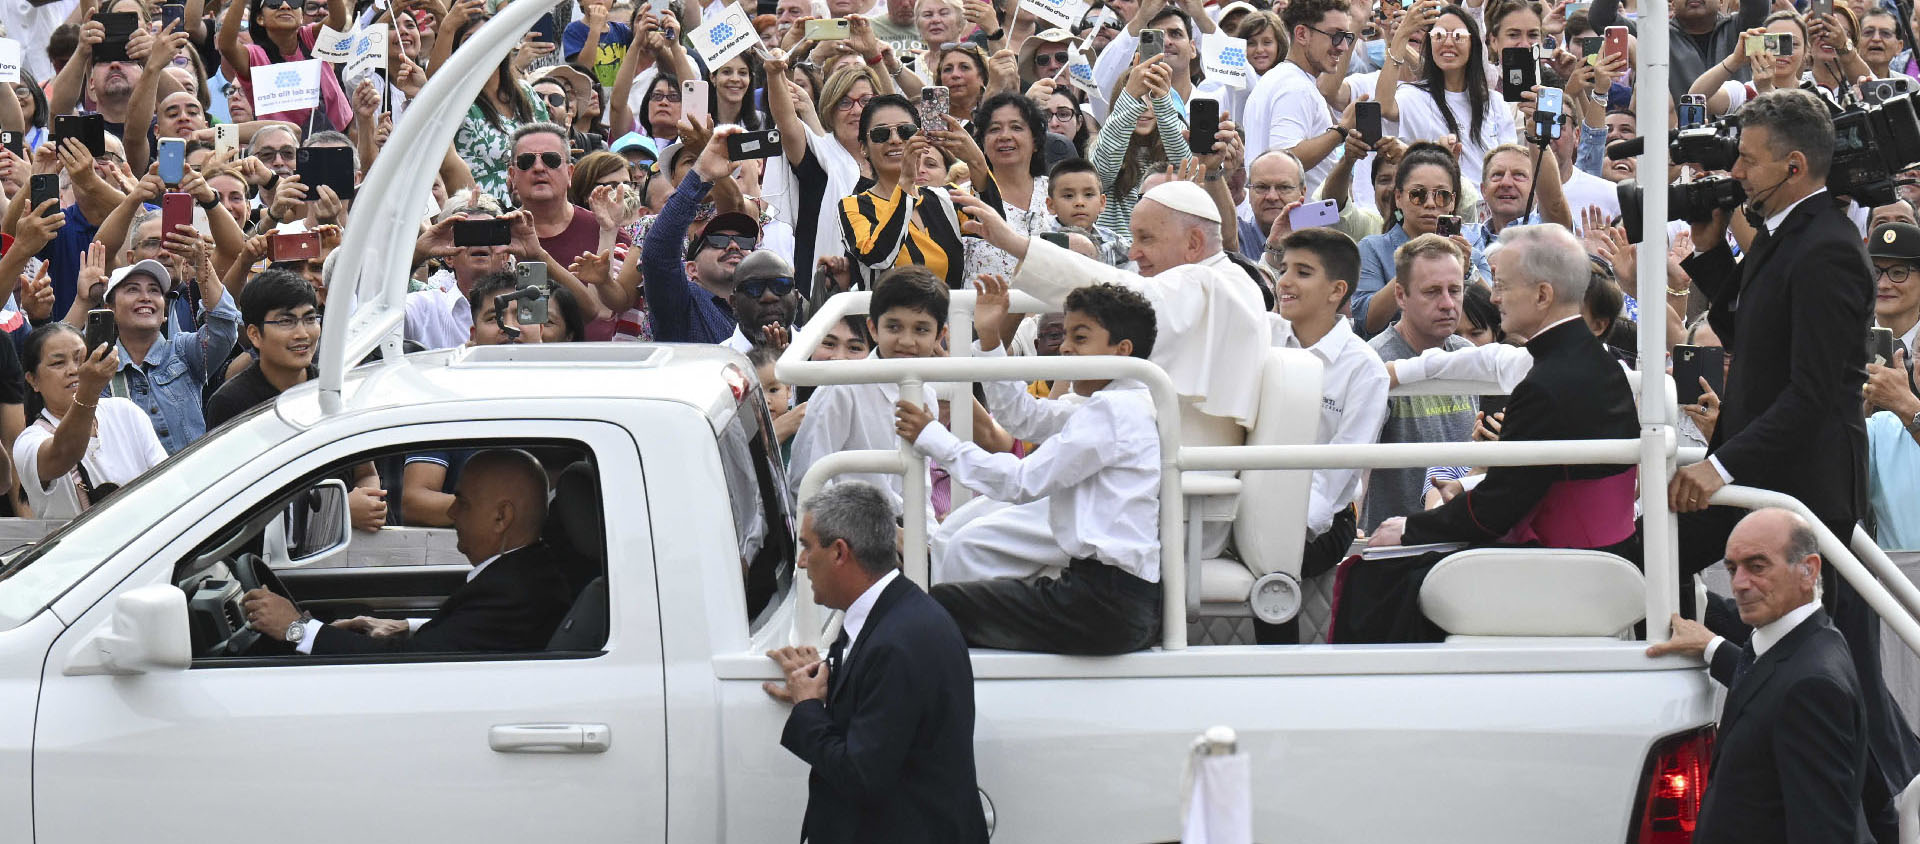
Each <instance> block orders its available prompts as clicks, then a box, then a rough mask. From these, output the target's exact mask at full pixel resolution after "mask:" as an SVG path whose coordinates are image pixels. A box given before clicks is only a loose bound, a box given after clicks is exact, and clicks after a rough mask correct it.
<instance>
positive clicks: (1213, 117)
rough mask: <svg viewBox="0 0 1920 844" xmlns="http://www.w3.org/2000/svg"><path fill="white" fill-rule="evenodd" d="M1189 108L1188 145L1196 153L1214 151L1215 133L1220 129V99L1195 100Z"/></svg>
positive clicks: (1203, 153) (1204, 153)
mask: <svg viewBox="0 0 1920 844" xmlns="http://www.w3.org/2000/svg"><path fill="white" fill-rule="evenodd" d="M1187 109H1188V112H1187V114H1188V117H1187V125H1188V126H1189V127H1190V129H1189V130H1188V133H1187V146H1188V147H1189V148H1191V149H1192V150H1193V154H1194V155H1208V154H1210V153H1212V152H1213V143H1214V138H1213V136H1214V133H1216V132H1219V131H1220V101H1219V100H1194V101H1193V102H1192V103H1189V104H1188V106H1187Z"/></svg>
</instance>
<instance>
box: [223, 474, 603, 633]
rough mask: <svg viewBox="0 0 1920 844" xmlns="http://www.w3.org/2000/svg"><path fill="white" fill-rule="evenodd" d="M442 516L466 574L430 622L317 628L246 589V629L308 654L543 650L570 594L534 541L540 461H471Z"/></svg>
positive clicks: (542, 495)
mask: <svg viewBox="0 0 1920 844" xmlns="http://www.w3.org/2000/svg"><path fill="white" fill-rule="evenodd" d="M448 512H449V514H450V515H451V516H452V518H453V529H454V532H455V533H456V534H457V536H458V547H459V549H460V553H462V554H465V555H466V557H467V559H468V560H470V561H472V563H473V571H472V572H471V573H469V574H468V575H467V582H466V584H465V585H463V586H461V587H460V588H459V589H458V590H456V591H455V592H454V593H453V594H452V595H449V596H447V600H446V603H444V604H442V605H441V606H440V610H439V611H438V612H437V613H435V614H434V616H433V617H432V618H430V619H407V620H405V621H400V620H388V619H373V618H354V619H346V620H343V621H336V622H334V623H332V624H322V623H321V622H320V621H318V620H316V619H313V618H309V617H307V616H305V615H304V614H302V613H301V612H300V610H299V608H297V607H295V606H294V605H293V602H292V601H290V600H288V599H287V598H285V597H283V596H281V595H278V594H275V593H273V592H270V591H268V590H266V589H255V590H253V591H251V592H248V593H247V594H246V595H245V596H244V597H243V598H242V600H241V606H242V608H244V609H245V610H246V613H247V623H248V626H250V627H252V628H253V629H255V630H258V631H260V633H262V634H264V635H266V636H268V637H270V638H273V639H277V640H280V641H283V642H286V643H288V644H291V645H293V646H294V650H296V651H298V652H300V653H311V654H354V653H381V652H420V653H430V652H447V651H529V650H539V649H541V648H544V647H546V646H547V641H548V640H549V639H551V638H552V636H553V631H554V629H555V628H557V627H559V625H560V622H561V620H562V619H563V618H565V617H566V614H567V609H568V608H569V606H570V605H571V603H572V601H571V596H572V594H573V593H572V590H570V589H569V588H568V586H567V581H566V577H565V576H564V575H563V574H562V568H561V566H560V563H559V560H558V554H557V553H556V552H555V551H553V550H552V549H550V548H548V547H547V546H546V545H544V544H541V542H540V530H541V526H542V525H544V524H545V522H546V517H547V474H546V470H544V469H542V468H541V467H540V461H538V460H535V459H534V458H533V456H532V455H530V454H528V453H526V452H524V451H520V450H518V449H495V450H492V451H484V452H481V453H479V454H476V455H474V456H473V457H472V458H471V459H470V460H468V461H467V464H466V468H465V469H464V470H463V471H462V473H461V475H460V483H459V486H458V487H457V488H456V489H455V490H454V501H453V506H452V508H451V509H450V510H449V511H448Z"/></svg>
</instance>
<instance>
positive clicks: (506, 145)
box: [323, 18, 549, 205]
mask: <svg viewBox="0 0 1920 844" xmlns="http://www.w3.org/2000/svg"><path fill="white" fill-rule="evenodd" d="M481 22H482V21H481V20H479V19H477V18H476V19H472V20H468V21H467V22H466V23H464V24H463V25H461V27H460V28H459V29H458V30H457V31H455V32H454V33H453V35H452V37H451V40H452V42H453V43H455V44H459V43H463V42H465V41H466V39H467V36H469V35H471V34H472V33H473V31H474V30H475V29H476V28H478V27H479V26H480V24H481ZM323 75H324V74H323ZM548 119H549V118H548V114H547V104H546V103H545V102H543V101H541V100H539V99H537V98H535V97H534V96H533V91H532V90H530V89H529V88H527V86H526V85H524V84H522V83H521V82H520V80H519V78H518V77H517V76H515V75H514V72H513V59H512V57H511V56H507V57H503V58H502V59H500V64H499V66H498V67H496V68H494V71H493V79H492V80H490V81H489V82H488V84H487V85H485V86H483V87H482V88H481V89H480V94H479V96H476V97H474V98H473V105H471V106H468V107H467V114H466V117H465V118H463V119H462V120H461V121H460V129H459V130H458V131H456V132H455V133H454V135H453V149H454V152H455V154H457V155H459V156H460V159H461V160H462V161H465V162H466V163H467V168H468V169H469V170H471V171H473V183H474V186H475V187H478V188H479V189H480V190H482V191H485V192H486V193H487V194H488V195H490V196H492V197H493V198H494V199H497V200H499V201H500V202H501V203H502V204H503V205H511V204H512V199H511V195H510V193H509V191H508V188H507V165H508V163H509V162H510V161H511V160H512V159H513V133H514V130H516V129H519V128H520V127H521V126H522V125H523V124H527V123H535V122H541V121H545V120H548Z"/></svg>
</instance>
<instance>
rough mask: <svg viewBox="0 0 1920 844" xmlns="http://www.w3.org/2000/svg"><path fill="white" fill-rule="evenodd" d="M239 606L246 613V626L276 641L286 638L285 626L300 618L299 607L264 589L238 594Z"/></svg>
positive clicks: (289, 625)
mask: <svg viewBox="0 0 1920 844" xmlns="http://www.w3.org/2000/svg"><path fill="white" fill-rule="evenodd" d="M240 608H241V609H242V610H245V611H246V613H247V626H248V627H251V628H253V629H255V630H258V631H260V635H263V636H266V637H268V638H270V639H274V640H276V641H281V642H284V641H286V640H287V628H288V627H291V626H293V623H294V622H296V621H299V620H300V617H301V616H300V608H299V607H296V606H294V605H293V602H292V601H289V600H287V599H285V598H282V597H280V596H279V595H275V594H273V593H272V592H269V591H267V590H265V589H254V590H252V591H249V592H248V593H247V594H245V595H242V596H240Z"/></svg>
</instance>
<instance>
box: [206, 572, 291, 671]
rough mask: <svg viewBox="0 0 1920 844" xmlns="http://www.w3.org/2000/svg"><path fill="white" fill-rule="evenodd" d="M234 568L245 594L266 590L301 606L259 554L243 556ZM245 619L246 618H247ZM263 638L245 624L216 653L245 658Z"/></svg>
mask: <svg viewBox="0 0 1920 844" xmlns="http://www.w3.org/2000/svg"><path fill="white" fill-rule="evenodd" d="M232 568H233V579H234V580H237V581H240V586H241V593H242V594H245V593H247V592H251V591H253V590H255V589H265V590H267V591H268V592H272V593H273V594H275V595H279V596H280V597H282V598H285V599H287V601H288V602H289V603H292V604H294V605H295V606H298V605H299V602H298V601H295V600H294V598H293V593H292V592H289V591H287V584H286V583H285V582H283V581H281V580H280V575H279V573H278V572H275V571H274V570H273V567H272V566H269V565H267V561H266V560H265V559H264V558H262V557H261V556H260V555H258V554H250V553H249V554H241V555H240V556H239V557H238V558H237V559H235V560H234V561H233V567H232ZM236 609H238V608H237V607H236ZM242 618H243V619H244V616H242ZM261 638H262V635H261V633H260V631H258V630H255V629H253V628H252V627H249V626H244V625H243V626H242V627H240V629H238V630H235V631H233V634H232V635H231V636H228V637H227V640H226V641H225V642H222V643H220V644H219V645H218V646H216V647H215V648H214V649H213V650H215V651H216V652H218V653H221V654H224V655H226V656H242V655H244V654H246V653H247V652H249V651H250V650H252V649H253V647H254V646H255V645H257V644H259V642H260V639H261Z"/></svg>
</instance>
